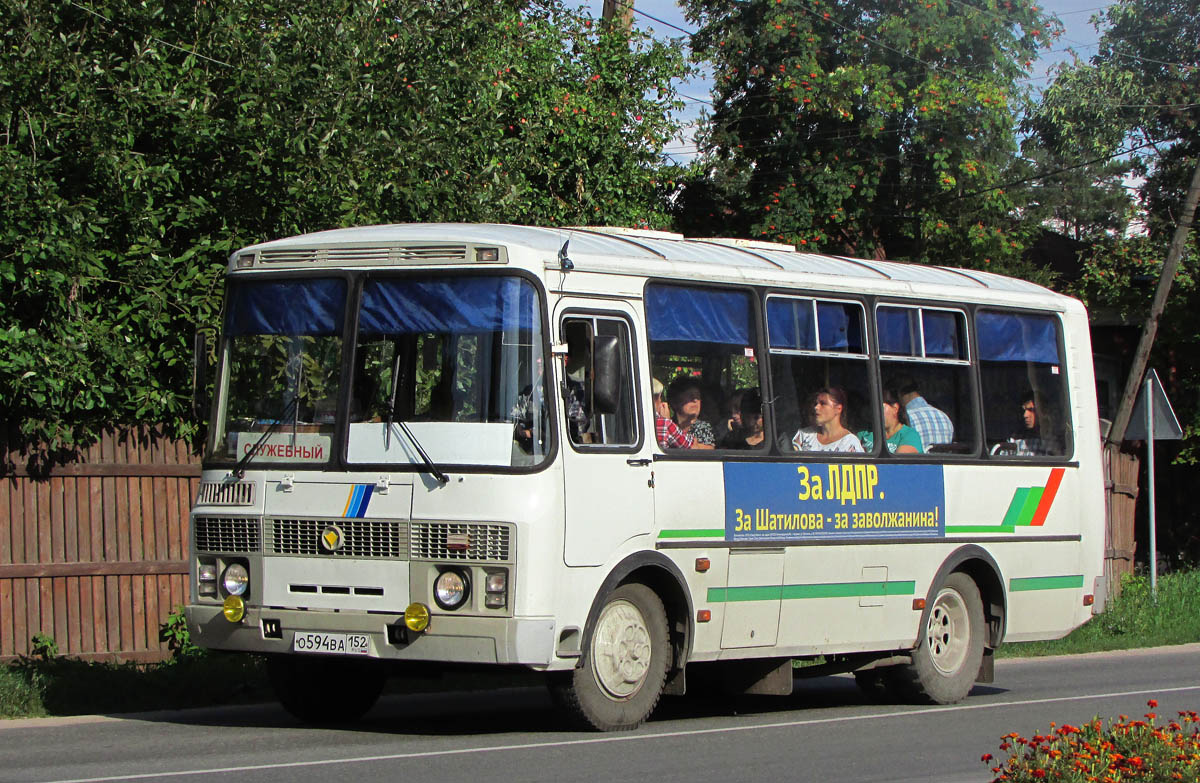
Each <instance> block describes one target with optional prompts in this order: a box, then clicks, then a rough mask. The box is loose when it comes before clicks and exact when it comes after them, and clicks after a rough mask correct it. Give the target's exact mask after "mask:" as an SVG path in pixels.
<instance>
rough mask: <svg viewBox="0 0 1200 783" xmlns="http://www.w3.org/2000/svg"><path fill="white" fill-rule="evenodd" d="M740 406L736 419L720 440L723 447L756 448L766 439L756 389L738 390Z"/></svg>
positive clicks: (760, 401) (759, 400)
mask: <svg viewBox="0 0 1200 783" xmlns="http://www.w3.org/2000/svg"><path fill="white" fill-rule="evenodd" d="M738 395H739V397H740V398H741V399H740V406H739V410H738V421H739V422H740V424H739V425H738V426H736V427H734V428H733V429H732V430H731V431H730V432H729V434H728V435H726V436H725V437H724V439H722V440H721V448H723V449H757V448H759V447H761V446H762V444H763V441H764V440H766V432H765V431H764V430H763V411H762V395H761V394H760V393H759V391H758V389H747V390H746V391H742V392H738Z"/></svg>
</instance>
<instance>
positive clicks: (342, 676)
mask: <svg viewBox="0 0 1200 783" xmlns="http://www.w3.org/2000/svg"><path fill="white" fill-rule="evenodd" d="M267 675H268V677H269V678H270V680H271V687H272V688H273V689H274V690H275V697H276V698H277V699H279V703H280V704H282V705H283V708H284V709H285V710H287V711H288V712H289V713H291V714H292V715H293V716H294V717H296V718H297V719H299V720H301V721H304V722H305V723H312V724H315V725H330V724H339V723H352V722H353V721H356V720H358V719H359V718H361V717H362V716H363V715H365V714H366V712H367V710H369V709H371V707H373V706H375V702H376V701H378V700H379V694H380V693H381V692H382V691H383V685H384V682H385V681H386V679H387V673H386V671H385V670H384V667H383V666H382V665H381V664H380V663H379V662H378V661H375V660H354V659H347V658H315V657H310V656H305V655H273V656H271V657H270V658H268V659H267Z"/></svg>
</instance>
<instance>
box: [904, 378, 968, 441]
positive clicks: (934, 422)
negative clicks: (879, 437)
mask: <svg viewBox="0 0 1200 783" xmlns="http://www.w3.org/2000/svg"><path fill="white" fill-rule="evenodd" d="M895 387H896V389H897V390H899V392H900V402H902V403H903V404H904V410H905V412H906V413H907V414H908V420H909V422H910V423H911V425H912V428H913V429H915V430H916V431H917V434H919V435H920V436H921V442H922V443H923V444H924V445H925V446H926V447H928V446H933V445H935V444H938V443H953V442H954V422H953V421H951V420H950V417H949V416H947V415H946V413H945V411H943V410H941V409H939V408H935V407H934V406H932V405H930V404H929V403H928V402H927V401H926V400H925V398H924V397H923V396H922V395H921V387H920V386H919V385H918V384H917V382H916V381H915V380H914V379H913V378H912V377H911V376H907V375H901V376H899V377H898V378H896V380H895Z"/></svg>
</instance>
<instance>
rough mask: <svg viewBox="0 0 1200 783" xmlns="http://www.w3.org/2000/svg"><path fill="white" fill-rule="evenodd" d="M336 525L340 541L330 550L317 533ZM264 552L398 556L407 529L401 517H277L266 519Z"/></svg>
mask: <svg viewBox="0 0 1200 783" xmlns="http://www.w3.org/2000/svg"><path fill="white" fill-rule="evenodd" d="M331 527H336V528H337V529H338V530H340V531H341V533H342V545H341V546H340V547H339V548H338V549H335V550H333V551H329V550H327V549H325V548H324V547H322V546H321V543H320V541H321V535H322V533H324V532H325V530H326V529H327V528H331ZM265 532H266V535H265V536H264V541H265V544H266V553H267V554H268V555H312V556H317V555H320V556H324V557H370V558H383V559H391V560H402V559H404V557H405V554H406V552H405V550H406V549H407V546H408V529H407V526H406V525H405V524H404V523H403V522H402V521H401V522H398V521H395V520H387V519H281V518H277V517H276V518H272V517H268V518H267V520H266V530H265Z"/></svg>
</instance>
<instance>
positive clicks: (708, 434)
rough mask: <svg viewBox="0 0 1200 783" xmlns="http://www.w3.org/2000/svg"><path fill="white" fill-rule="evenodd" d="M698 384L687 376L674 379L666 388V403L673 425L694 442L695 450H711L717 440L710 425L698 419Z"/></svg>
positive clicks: (700, 403)
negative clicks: (673, 418) (669, 406)
mask: <svg viewBox="0 0 1200 783" xmlns="http://www.w3.org/2000/svg"><path fill="white" fill-rule="evenodd" d="M701 399H702V398H701V392H700V384H699V383H697V382H696V381H695V380H693V379H692V378H690V377H688V376H686V375H685V376H682V377H679V378H676V379H675V380H674V381H672V382H671V385H670V386H669V387H668V388H667V401H668V402H670V404H671V410H673V411H674V412H675V424H676V426H678V427H679V429H681V430H683V432H684V433H686V434H687V435H689V436H691V438H692V440H694V441H695V442H696V445H695V448H698V449H713V448H716V446H717V438H716V435H715V434H714V433H713V428H712V425H711V424H709V423H708V422H707V421H705V420H704V419H702V418H700V410H701V408H702V405H703V403H702V402H701Z"/></svg>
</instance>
